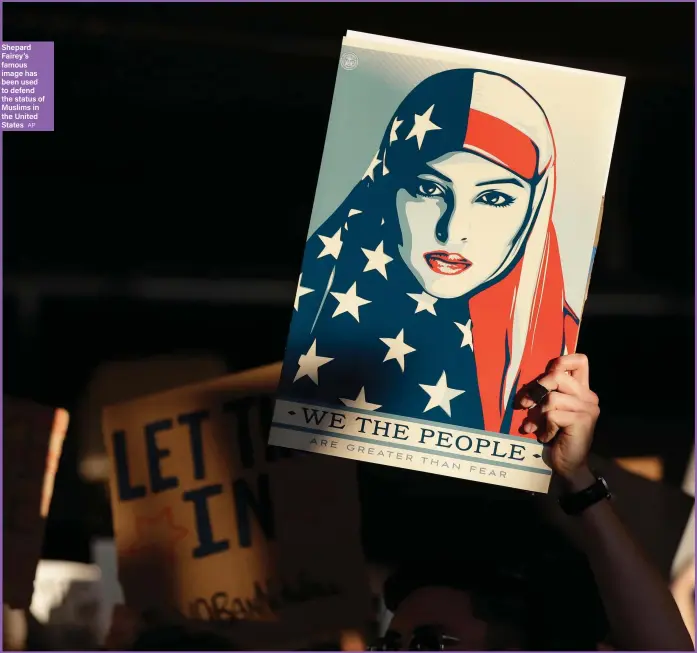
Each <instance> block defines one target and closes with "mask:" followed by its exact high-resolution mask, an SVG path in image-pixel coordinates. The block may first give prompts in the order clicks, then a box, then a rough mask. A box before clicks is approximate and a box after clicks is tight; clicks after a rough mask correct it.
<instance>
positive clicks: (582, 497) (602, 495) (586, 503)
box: [559, 476, 612, 515]
mask: <svg viewBox="0 0 697 653" xmlns="http://www.w3.org/2000/svg"><path fill="white" fill-rule="evenodd" d="M611 498H612V494H610V488H609V487H608V485H607V481H606V480H605V479H604V478H603V477H602V476H598V477H597V478H596V481H595V483H593V485H591V486H590V487H587V488H586V489H585V490H581V491H580V492H570V493H568V494H564V495H562V496H561V497H560V498H559V506H560V507H561V509H562V510H563V511H564V512H565V513H566V514H567V515H580V514H581V513H582V512H583V511H584V510H587V509H588V508H590V507H591V506H594V505H595V504H596V503H598V502H600V501H602V500H603V499H611Z"/></svg>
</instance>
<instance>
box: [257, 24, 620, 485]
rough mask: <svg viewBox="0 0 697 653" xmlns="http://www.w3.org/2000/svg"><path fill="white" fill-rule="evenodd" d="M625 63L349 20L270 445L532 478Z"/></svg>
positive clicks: (580, 287) (567, 343) (569, 330)
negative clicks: (545, 395)
mask: <svg viewBox="0 0 697 653" xmlns="http://www.w3.org/2000/svg"><path fill="white" fill-rule="evenodd" d="M623 89H624V78H621V77H615V76H611V75H603V74H597V73H590V72H586V71H581V70H572V69H567V68H561V67H559V66H549V65H544V64H537V63H532V62H527V61H517V60H513V59H505V58H502V57H493V56H488V55H483V54H478V53H472V52H463V51H458V50H453V49H449V48H438V47H435V46H429V45H423V44H418V43H411V42H405V41H399V40H396V39H385V38H383V37H377V36H371V35H366V34H358V33H355V32H349V33H348V36H347V37H346V38H345V39H344V41H343V49H342V53H341V58H340V61H339V67H338V74H337V82H336V88H335V92H334V101H333V104H332V112H331V117H330V121H329V128H328V132H327V140H326V143H325V149H324V157H323V160H322V168H321V171H320V178H319V181H318V186H317V193H316V195H315V203H314V208H313V213H312V218H311V224H310V231H309V236H308V241H307V245H306V248H305V254H304V260H303V264H302V274H301V276H300V281H299V284H298V290H297V295H296V299H295V312H294V316H293V320H292V324H291V327H290V333H289V336H288V344H287V348H286V356H285V360H284V364H283V372H282V377H281V382H280V386H279V393H278V397H279V401H278V403H277V405H276V409H275V413H274V424H273V429H272V433H271V442H272V443H273V444H277V445H282V446H286V447H291V448H294V449H300V450H305V451H316V452H321V453H325V454H329V455H332V456H339V457H344V458H351V459H355V460H361V461H366V462H374V463H379V464H383V465H390V466H395V467H403V468H406V469H413V470H418V471H426V472H432V473H434V474H442V475H446V476H454V477H457V478H464V479H469V480H474V481H481V482H484V483H492V484H496V485H503V486H508V487H513V488H521V489H526V490H532V491H536V492H546V491H547V490H548V486H549V481H550V475H551V471H550V469H549V467H548V466H547V464H546V463H545V461H544V460H543V457H542V451H543V447H542V445H540V444H539V443H538V442H537V440H536V438H535V437H534V435H526V434H524V433H523V431H522V428H521V427H522V422H523V420H524V418H525V417H526V415H527V413H526V411H523V410H516V409H515V398H516V396H517V394H518V393H519V392H520V391H521V390H522V389H523V388H524V386H525V385H527V384H528V383H530V382H532V381H534V380H535V379H536V378H537V377H539V375H541V374H542V373H544V371H545V368H546V366H547V364H548V363H549V361H550V360H552V359H554V358H557V357H559V356H561V355H563V354H565V353H572V352H573V351H574V350H575V347H576V341H577V337H578V329H579V325H580V316H581V314H582V311H583V305H584V302H585V299H586V294H587V289H588V283H589V279H590V271H591V267H592V262H593V257H594V253H595V246H596V242H597V234H598V230H599V223H600V217H601V214H602V203H603V196H604V193H605V186H606V182H607V177H608V172H609V167H610V159H611V155H612V148H613V142H614V137H615V130H616V128H617V121H618V117H619V111H620V104H621V100H622V93H623Z"/></svg>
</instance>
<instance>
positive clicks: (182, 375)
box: [73, 354, 227, 482]
mask: <svg viewBox="0 0 697 653" xmlns="http://www.w3.org/2000/svg"><path fill="white" fill-rule="evenodd" d="M226 371H227V370H226V367H225V361H224V360H223V359H221V358H218V357H217V356H213V355H205V354H202V355H199V356H189V355H185V354H170V355H167V356H153V357H150V358H146V359H143V360H119V361H108V362H105V363H102V364H101V365H99V366H98V367H97V368H96V369H95V371H94V373H93V374H92V378H91V379H90V381H89V383H88V384H87V388H86V390H85V394H84V396H83V397H82V399H81V401H80V403H79V406H78V409H77V411H76V412H75V414H74V419H73V426H74V428H75V429H76V431H77V436H78V440H79V445H80V463H79V465H80V467H79V469H80V474H81V475H82V477H83V478H84V479H85V480H86V481H88V482H107V481H108V480H109V471H110V468H109V460H108V457H107V454H106V451H105V449H104V436H103V435H102V410H103V409H104V406H111V405H113V404H120V403H123V402H125V401H131V400H132V399H137V398H138V397H144V396H145V395H149V394H154V393H156V392H162V391H164V390H171V389H173V388H181V387H182V386H185V385H189V384H191V383H198V382H199V381H205V380H208V379H215V378H218V377H220V376H224V375H225V373H226Z"/></svg>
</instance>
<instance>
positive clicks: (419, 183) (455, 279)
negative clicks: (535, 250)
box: [397, 152, 532, 299]
mask: <svg viewBox="0 0 697 653" xmlns="http://www.w3.org/2000/svg"><path fill="white" fill-rule="evenodd" d="M531 192H532V191H531V187H530V184H529V183H528V182H526V181H525V180H523V179H521V178H520V177H517V176H515V175H514V174H512V173H511V172H510V171H508V170H506V169H505V168H502V167H501V166H498V165H496V164H495V163H491V162H490V161H487V160H486V159H483V158H482V157H480V156H478V155H476V154H472V153H471V152H452V153H450V154H446V155H445V156H443V157H441V158H440V159H437V160H435V161H431V162H430V164H429V165H428V167H427V168H426V169H424V170H423V171H422V174H419V175H417V176H415V177H414V178H413V180H411V181H410V182H409V183H408V184H407V187H406V188H401V189H400V190H399V191H398V192H397V216H398V218H399V226H400V229H401V232H402V245H401V247H400V254H401V256H402V258H403V259H404V262H405V263H406V264H407V266H408V267H409V269H410V270H411V271H412V273H413V274H414V276H415V277H416V278H417V279H418V280H419V282H420V283H421V285H422V286H423V288H424V290H425V291H426V292H428V293H429V294H431V295H433V296H434V297H439V298H443V299H451V298H454V297H461V296H463V295H466V294H467V293H469V292H472V291H473V290H475V289H476V288H478V287H479V286H481V285H482V284H484V283H486V282H488V281H490V280H491V279H493V278H495V277H496V275H497V274H498V273H499V272H500V271H501V266H502V265H503V264H504V263H505V262H506V260H507V257H508V254H509V253H510V251H511V249H512V248H513V247H514V246H515V244H516V243H517V241H518V239H519V238H520V237H521V229H522V227H523V226H524V224H525V218H526V216H527V214H528V209H529V207H530V199H531Z"/></svg>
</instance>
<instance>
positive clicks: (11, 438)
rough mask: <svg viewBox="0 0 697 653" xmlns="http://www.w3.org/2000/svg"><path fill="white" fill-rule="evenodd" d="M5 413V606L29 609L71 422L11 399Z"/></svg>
mask: <svg viewBox="0 0 697 653" xmlns="http://www.w3.org/2000/svg"><path fill="white" fill-rule="evenodd" d="M4 412H5V423H4V431H3V447H4V467H3V491H4V495H5V497H6V499H5V505H4V515H3V517H4V524H3V525H4V542H3V547H4V560H3V568H4V586H3V587H4V591H3V602H4V603H5V604H6V605H8V606H9V607H10V608H13V609H28V608H29V606H30V605H31V599H32V594H33V592H34V576H35V574H36V567H37V565H38V562H39V558H40V557H41V547H42V545H43V538H44V525H45V519H46V517H47V516H48V511H49V507H50V505H51V497H52V496H53V485H54V481H55V478H56V472H57V470H58V464H59V462H60V456H61V451H62V449H63V441H64V439H65V434H66V432H67V430H68V420H69V416H68V413H67V412H66V411H64V410H62V409H58V410H56V409H53V408H47V407H45V406H40V405H38V404H35V403H34V402H31V401H24V400H20V399H13V398H9V397H5V399H4Z"/></svg>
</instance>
